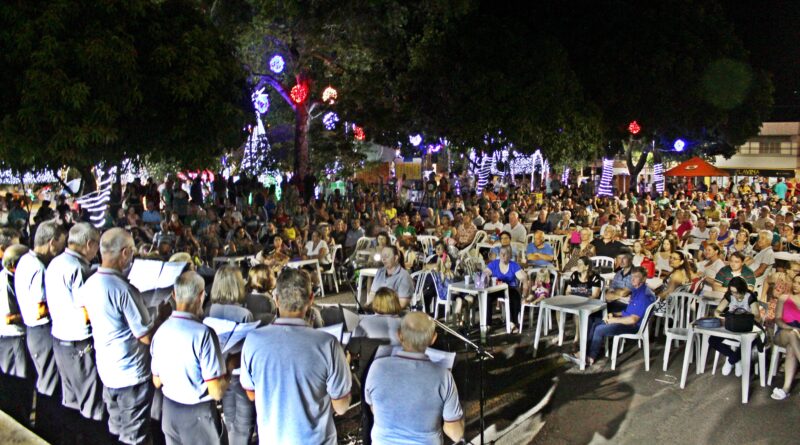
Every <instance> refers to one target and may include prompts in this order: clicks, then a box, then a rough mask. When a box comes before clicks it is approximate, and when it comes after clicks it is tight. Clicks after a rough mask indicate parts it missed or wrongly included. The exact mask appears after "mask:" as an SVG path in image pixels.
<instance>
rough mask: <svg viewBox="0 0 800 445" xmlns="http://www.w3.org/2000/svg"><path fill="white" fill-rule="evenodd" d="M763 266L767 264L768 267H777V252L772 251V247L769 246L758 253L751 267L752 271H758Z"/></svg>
mask: <svg viewBox="0 0 800 445" xmlns="http://www.w3.org/2000/svg"><path fill="white" fill-rule="evenodd" d="M762 264H766V265H767V267H769V266H773V265H775V251H773V250H772V246H767V247H765V248H763V249H761V250H759V251H758V253H757V254H756V255H755V256H754V257H753V263H752V264H751V265H750V269H752V270H754V271H755V270H758V268H759V267H761V265H762Z"/></svg>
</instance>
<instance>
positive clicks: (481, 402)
mask: <svg viewBox="0 0 800 445" xmlns="http://www.w3.org/2000/svg"><path fill="white" fill-rule="evenodd" d="M431 319H432V320H433V322H434V323H436V326H438V327H439V328H441V329H442V330H443V331H445V332H447V333H448V334H450V335H452V336H453V337H455V338H457V339H459V340H461V341H462V342H463V343H464V344H465V345H467V347H469V348H471V349H472V350H473V351H475V353H476V354H477V355H478V386H479V387H480V396H479V398H478V406H479V408H480V429H481V445H483V444H484V442H483V431H484V430H485V429H486V428H485V425H484V421H485V419H484V417H483V409H484V406H485V405H486V392H485V390H484V385H483V375H484V371H485V368H484V360H486V358H490V359H494V356H493V355H492V354H490V353H488V352H486V350H485V349H483V347H482V346H479V345H476V344H475V343H473V342H472V341H470V340H469V339H468V338H466V337H464V336H463V335H461V334H459V333H458V332H456V331H455V330H454V329H453V328H451V327H450V326H447V325H446V324H444V323H442V322H441V321H439V320H436V319H434V318H431Z"/></svg>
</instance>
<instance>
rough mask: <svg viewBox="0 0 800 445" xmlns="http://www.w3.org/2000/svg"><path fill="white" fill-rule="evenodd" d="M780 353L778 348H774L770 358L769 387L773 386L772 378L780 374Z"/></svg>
mask: <svg viewBox="0 0 800 445" xmlns="http://www.w3.org/2000/svg"><path fill="white" fill-rule="evenodd" d="M779 356H780V351H778V347H777V346H773V347H772V353H771V354H770V357H769V373H768V374H767V385H772V377H774V376H775V375H776V374H778V357H779Z"/></svg>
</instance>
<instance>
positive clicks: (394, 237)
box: [389, 233, 397, 245]
mask: <svg viewBox="0 0 800 445" xmlns="http://www.w3.org/2000/svg"><path fill="white" fill-rule="evenodd" d="M396 242H397V237H396V236H394V234H393V233H390V234H389V244H391V245H394V244H395V243H396Z"/></svg>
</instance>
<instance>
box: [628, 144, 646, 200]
mask: <svg viewBox="0 0 800 445" xmlns="http://www.w3.org/2000/svg"><path fill="white" fill-rule="evenodd" d="M634 146H641V147H642V154H641V156H639V160H637V161H636V164H634V163H633V148H634ZM648 153H650V149H649V145H647V144H642V143H641V142H638V141H630V143H628V147H627V148H626V150H625V163H626V164H627V165H628V173H630V183H629V184H628V191H630V192H632V193H636V191H637V190H636V185H637V184H638V182H639V181H638V179H639V173H641V172H642V169H643V168H644V164H645V163H646V162H647V154H648Z"/></svg>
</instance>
